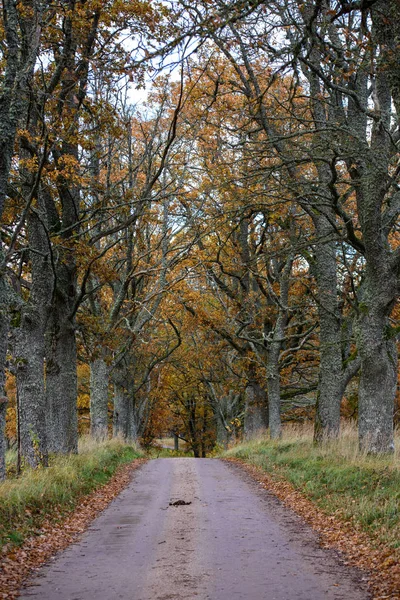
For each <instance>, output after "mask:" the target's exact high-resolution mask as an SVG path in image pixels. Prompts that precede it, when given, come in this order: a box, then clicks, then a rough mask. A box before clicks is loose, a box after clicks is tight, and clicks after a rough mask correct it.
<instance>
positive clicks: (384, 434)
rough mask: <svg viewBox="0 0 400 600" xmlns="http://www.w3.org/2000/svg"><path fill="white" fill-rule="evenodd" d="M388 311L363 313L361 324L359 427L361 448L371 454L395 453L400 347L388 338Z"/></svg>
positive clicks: (359, 343) (366, 310)
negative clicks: (385, 312)
mask: <svg viewBox="0 0 400 600" xmlns="http://www.w3.org/2000/svg"><path fill="white" fill-rule="evenodd" d="M364 306H365V309H364ZM389 330H390V328H389V322H388V318H387V317H386V316H385V314H384V310H382V311H378V310H376V306H375V307H373V308H372V309H371V310H369V309H368V308H367V307H366V305H364V304H363V310H362V312H361V313H360V316H359V318H358V321H357V337H358V340H357V342H358V350H359V353H360V357H361V377H360V386H359V404H358V415H359V421H358V428H359V441H360V448H361V450H363V451H366V452H368V453H370V454H381V453H391V452H393V451H394V428H393V416H394V403H395V397H396V388H397V348H396V344H395V342H394V340H390V339H387V332H388V331H389Z"/></svg>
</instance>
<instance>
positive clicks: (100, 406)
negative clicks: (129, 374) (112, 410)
mask: <svg viewBox="0 0 400 600" xmlns="http://www.w3.org/2000/svg"><path fill="white" fill-rule="evenodd" d="M108 372H109V370H108V366H107V363H106V362H105V360H104V359H103V358H96V359H95V360H94V361H92V362H91V363H90V433H91V435H92V436H93V437H96V438H99V439H102V438H106V437H107V436H108Z"/></svg>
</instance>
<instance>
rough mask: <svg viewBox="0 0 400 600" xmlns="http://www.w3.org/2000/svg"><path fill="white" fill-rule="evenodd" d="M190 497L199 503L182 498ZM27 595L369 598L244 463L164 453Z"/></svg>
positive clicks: (146, 599)
mask: <svg viewBox="0 0 400 600" xmlns="http://www.w3.org/2000/svg"><path fill="white" fill-rule="evenodd" d="M179 500H182V501H184V502H188V503H189V502H190V504H185V505H183V504H181V505H177V506H173V505H170V502H171V503H173V502H176V501H179ZM21 597H22V599H23V600H28V599H30V600H32V598H36V599H38V600H39V599H40V600H114V599H122V600H205V599H210V600H361V599H362V600H366V599H367V598H368V596H367V593H366V591H365V589H362V587H361V585H360V583H359V576H358V573H357V572H355V571H352V570H350V569H348V568H345V567H344V566H342V565H341V564H340V563H339V561H338V559H337V557H336V555H335V553H333V552H330V551H326V550H322V549H321V548H319V547H318V543H317V539H316V536H315V534H314V533H313V532H312V531H311V530H310V529H309V528H308V527H307V526H306V525H304V523H303V522H302V521H301V520H300V519H299V518H298V517H296V516H295V515H294V514H293V513H292V512H290V511H289V510H288V509H286V508H284V507H283V506H282V505H281V504H280V503H279V502H278V501H277V500H276V499H275V498H274V497H273V496H271V495H269V494H268V493H267V492H266V491H265V490H264V489H260V486H259V485H258V484H257V483H256V482H254V481H253V480H252V479H251V478H250V477H249V476H248V475H246V474H245V473H244V472H243V471H242V470H241V469H240V467H236V466H234V465H230V464H227V463H224V462H222V461H220V460H215V459H193V458H160V459H157V460H152V461H150V462H148V463H146V464H145V465H144V466H143V467H142V468H141V469H139V470H138V471H136V473H135V475H134V479H133V481H132V483H131V484H130V485H129V487H128V488H126V489H125V490H124V491H123V492H122V493H121V494H120V496H119V497H118V498H117V499H116V500H114V501H113V502H112V503H111V505H110V506H109V507H108V508H107V509H106V510H105V511H104V512H103V513H102V514H101V515H100V516H99V517H98V518H97V519H96V520H95V521H94V522H93V524H92V526H91V527H90V528H89V529H88V531H87V532H86V533H85V534H84V535H83V536H82V538H81V539H80V541H79V542H78V543H76V544H73V545H72V546H70V547H69V548H68V549H67V550H65V551H64V552H62V553H61V554H59V555H58V556H57V557H55V558H54V559H53V560H52V561H51V564H50V565H48V566H45V567H44V568H42V569H41V570H40V571H39V572H38V574H37V575H36V576H35V577H34V578H33V579H31V580H30V582H29V584H28V587H26V588H25V590H24V591H23V593H22V596H21Z"/></svg>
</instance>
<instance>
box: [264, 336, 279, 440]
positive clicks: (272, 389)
mask: <svg viewBox="0 0 400 600" xmlns="http://www.w3.org/2000/svg"><path fill="white" fill-rule="evenodd" d="M273 344H274V343H272V344H271V345H273ZM275 345H276V346H278V347H272V348H270V350H269V352H268V366H267V390H268V417H269V433H270V436H271V439H273V440H276V439H279V438H280V437H281V435H282V423H281V384H280V369H279V354H280V347H281V342H279V344H278V343H276V344H275Z"/></svg>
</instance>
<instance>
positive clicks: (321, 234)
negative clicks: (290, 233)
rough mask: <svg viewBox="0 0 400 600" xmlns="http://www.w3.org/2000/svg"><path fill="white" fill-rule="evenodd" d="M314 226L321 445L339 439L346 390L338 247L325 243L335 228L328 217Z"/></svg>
mask: <svg viewBox="0 0 400 600" xmlns="http://www.w3.org/2000/svg"><path fill="white" fill-rule="evenodd" d="M321 221H322V222H321ZM315 222H316V232H317V236H318V238H319V239H320V240H321V242H320V244H319V245H318V247H317V248H316V252H315V278H316V282H317V288H318V314H319V345H320V350H319V352H320V365H319V381H318V396H317V413H316V418H315V429H314V440H315V441H316V442H321V441H323V440H324V439H327V438H335V437H337V436H338V435H339V430H340V404H341V401H342V396H343V392H344V389H343V362H342V350H341V344H342V339H341V318H340V312H339V306H338V295H337V266H336V244H335V242H331V241H326V238H327V237H328V238H329V236H331V235H332V226H331V225H330V224H328V223H327V222H326V220H325V217H320V218H319V219H316V220H315Z"/></svg>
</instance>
